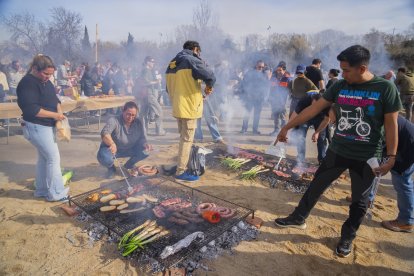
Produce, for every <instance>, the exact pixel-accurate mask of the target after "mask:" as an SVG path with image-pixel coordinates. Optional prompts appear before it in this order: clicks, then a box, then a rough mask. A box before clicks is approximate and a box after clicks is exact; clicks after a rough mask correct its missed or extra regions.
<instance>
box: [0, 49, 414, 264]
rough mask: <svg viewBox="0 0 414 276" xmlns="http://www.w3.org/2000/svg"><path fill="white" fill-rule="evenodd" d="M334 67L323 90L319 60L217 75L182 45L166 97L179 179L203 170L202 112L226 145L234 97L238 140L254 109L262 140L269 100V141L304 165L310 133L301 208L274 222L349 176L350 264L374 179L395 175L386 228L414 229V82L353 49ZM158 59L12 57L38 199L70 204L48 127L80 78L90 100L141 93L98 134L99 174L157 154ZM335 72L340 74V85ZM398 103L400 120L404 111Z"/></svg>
mask: <svg viewBox="0 0 414 276" xmlns="http://www.w3.org/2000/svg"><path fill="white" fill-rule="evenodd" d="M337 60H338V61H339V66H340V70H341V71H340V70H338V69H335V68H333V69H331V70H329V81H328V82H327V83H326V85H325V79H324V77H323V74H322V71H321V64H322V61H321V60H320V59H317V58H316V59H314V60H313V62H312V64H311V65H309V66H305V65H303V64H299V65H297V66H296V67H295V68H296V70H295V72H294V74H291V73H289V72H288V71H287V64H286V62H284V61H280V62H279V63H277V66H276V68H274V69H272V68H270V67H269V66H268V65H267V64H266V63H265V62H264V61H263V60H257V61H256V63H255V65H254V67H253V68H251V69H250V70H247V71H246V72H243V73H234V72H235V71H231V70H230V68H229V66H228V64H227V63H225V62H224V63H223V64H219V65H217V66H216V67H215V68H214V70H213V69H212V68H210V67H209V66H208V65H207V63H206V62H205V61H204V60H203V59H202V58H201V46H200V44H199V43H198V42H197V41H186V42H185V43H184V45H183V49H182V50H181V51H180V52H179V53H177V55H176V56H175V57H174V58H172V59H171V61H170V62H169V63H168V65H167V66H166V72H165V83H166V91H165V92H166V93H168V98H169V99H168V101H169V102H170V103H171V107H172V116H173V117H174V118H175V119H176V120H177V128H178V133H179V135H180V136H179V141H178V153H177V156H178V161H177V166H176V173H175V177H176V178H177V179H179V180H185V181H196V180H198V179H199V175H196V174H193V173H191V171H189V170H188V164H189V159H190V153H191V149H192V145H193V142H194V139H199V140H201V139H203V136H202V131H201V118H202V117H204V119H205V120H206V122H207V125H208V127H209V129H210V132H211V134H212V136H213V140H214V141H215V142H223V137H222V136H221V134H220V132H219V130H218V118H219V117H220V118H224V119H226V118H228V116H229V115H228V114H227V113H226V111H228V110H229V109H230V108H231V105H232V104H233V102H234V99H236V98H237V99H239V100H240V102H241V103H242V104H243V107H244V109H245V112H244V116H243V122H242V129H241V131H240V133H241V134H245V133H246V132H247V131H248V126H249V120H250V113H253V123H252V133H253V134H254V135H261V131H260V129H259V126H260V119H261V111H262V108H263V106H265V105H270V107H271V116H272V119H273V122H274V126H273V127H274V128H273V131H272V132H271V133H270V135H276V134H277V137H276V138H275V139H276V140H275V142H286V141H288V139H290V140H296V146H297V147H298V162H299V163H301V162H305V145H306V141H305V139H306V137H307V131H308V130H309V128H310V127H311V126H312V127H313V128H314V134H313V135H312V140H313V141H314V142H316V143H317V148H318V161H319V164H320V166H319V168H318V170H317V171H316V173H315V177H314V179H313V180H312V182H311V183H310V186H309V187H308V189H307V191H306V193H305V194H304V195H303V197H302V199H301V200H300V202H299V204H298V206H297V207H296V208H295V210H294V211H293V212H292V213H291V214H290V215H289V216H288V217H286V218H277V219H276V220H275V224H276V225H277V226H280V227H295V228H299V229H305V228H306V223H305V220H306V219H307V218H308V216H309V215H310V212H311V210H312V208H313V207H314V206H315V204H316V203H317V201H318V200H319V198H320V196H321V195H322V193H323V192H324V191H325V190H326V189H327V188H328V187H329V186H330V185H331V183H333V181H334V180H335V179H336V178H338V177H339V176H340V174H342V173H343V172H344V171H345V170H346V169H348V171H349V173H350V177H351V191H352V203H351V205H350V211H349V217H348V218H347V220H346V221H345V222H344V224H343V226H342V230H341V238H340V240H339V242H338V244H337V247H336V253H337V255H339V256H341V257H346V256H348V255H349V254H350V253H351V251H352V242H353V240H354V239H355V237H356V233H357V230H358V228H359V226H360V224H361V223H362V221H363V218H364V216H365V214H366V212H367V209H368V206H369V203H370V196H369V194H370V192H371V191H372V189H373V180H374V178H375V176H377V175H385V174H386V173H387V172H388V171H390V170H391V171H392V173H393V174H392V175H393V177H392V181H393V183H394V185H395V189H396V191H397V194H398V198H397V200H398V208H399V211H400V215H399V216H398V218H397V219H396V220H394V221H391V222H384V223H383V226H384V227H386V228H387V229H391V230H393V231H403V232H412V231H413V227H414V226H413V225H414V213H413V212H414V191H413V190H414V188H413V180H412V175H413V173H414V161H413V156H414V153H413V152H412V151H413V149H414V127H413V124H412V123H411V122H409V120H412V108H413V99H414V78H413V75H412V73H411V72H410V71H408V70H407V69H406V68H400V69H398V73H397V75H396V78H395V81H394V82H391V81H390V80H387V79H386V78H385V77H380V76H376V75H374V74H373V73H372V72H371V71H370V69H369V61H370V52H369V51H368V50H367V49H366V48H364V47H362V46H359V45H354V46H351V47H349V48H347V49H345V50H344V51H342V52H341V53H340V54H339V55H338V56H337ZM154 63H155V59H154V58H153V57H151V56H147V57H146V58H145V59H144V61H143V66H142V70H141V71H140V73H139V74H135V75H134V76H132V75H133V74H132V70H129V69H126V70H122V69H121V68H120V67H119V66H118V65H117V64H115V63H114V64H112V63H110V62H108V63H107V64H106V65H105V66H100V65H99V64H96V65H95V66H94V67H93V68H90V67H89V65H87V64H83V65H81V66H80V67H79V68H78V69H77V70H75V71H73V72H71V70H70V62H69V61H64V62H63V63H62V64H61V65H59V66H55V65H54V63H53V61H52V59H51V58H50V57H48V56H45V55H37V56H35V57H34V59H33V61H32V63H31V64H30V66H29V70H28V72H27V73H26V74H25V73H23V71H22V70H21V69H20V67H19V62H18V61H14V62H12V64H11V66H10V67H11V69H13V70H14V71H12V72H11V73H10V72H9V73H8V75H10V76H11V77H9V78H7V77H6V78H5V79H6V81H4V80H3V78H4V77H2V76H1V75H0V84H1V85H2V89H3V90H2V91H4V90H7V91H9V93H11V94H13V93H16V94H17V101H18V105H19V107H20V108H21V110H22V112H23V120H22V126H23V133H24V137H25V138H26V139H27V140H28V141H29V142H30V143H31V144H32V145H33V146H34V147H35V148H36V150H37V151H38V163H37V169H36V191H35V196H36V197H44V198H45V199H46V200H48V201H65V200H67V197H68V189H67V188H65V187H64V185H63V182H62V177H61V171H60V155H59V150H58V146H57V143H56V139H54V131H55V123H56V122H57V121H61V120H64V119H65V118H66V117H65V115H64V114H63V112H62V109H61V106H60V100H59V98H58V97H57V94H59V93H61V91H62V90H64V89H66V88H69V87H71V86H74V85H76V82H79V83H80V85H81V91H82V92H83V93H84V94H85V95H88V96H91V95H95V93H98V92H100V93H105V94H108V93H114V94H121V93H122V94H123V93H127V94H128V93H129V94H132V95H134V96H135V98H136V101H135V102H134V101H132V102H127V103H126V104H125V105H124V107H123V108H122V110H121V112H120V113H119V114H117V115H116V116H111V117H109V119H108V121H107V123H106V125H105V126H104V128H103V129H102V131H101V139H102V142H101V145H100V148H99V151H98V154H97V159H98V161H99V163H100V164H101V165H102V166H104V167H106V168H107V174H106V177H108V178H111V177H113V175H114V173H115V172H116V168H115V162H116V160H117V158H118V157H129V158H130V159H129V160H128V161H127V162H126V164H125V165H124V167H125V168H126V169H131V168H133V167H134V166H135V164H136V163H137V162H139V161H140V160H143V159H144V158H146V157H147V156H148V154H149V151H150V150H151V148H152V147H151V145H150V144H149V143H148V141H147V133H148V127H149V123H150V122H154V123H155V134H156V135H160V136H161V135H165V134H166V132H165V130H164V128H163V123H162V121H163V111H162V107H161V105H160V99H162V98H163V94H162V93H163V89H162V75H161V74H159V73H158V72H156V71H155V69H154ZM341 72H342V77H343V78H342V79H339V78H338V76H339V73H341ZM5 75H6V74H5ZM99 83H100V84H101V86H100V85H98V84H99ZM0 95H1V94H0ZM4 97H5V95H4V96H3V98H4ZM163 102H164V104H166V103H167V101H163ZM402 106H404V107H405V112H406V118H407V120H404V119H403V118H402V117H401V116H399V112H400V110H401V109H402ZM329 124H334V125H335V126H336V129H335V132H334V134H333V135H332V136H333V137H332V140H331V142H330V144H329V147H328V146H327V139H328V137H330V136H331V134H330V133H329V129H330V128H329V127H328V126H329ZM290 130H292V131H291V133H290V135H288V131H290ZM200 132H201V133H200ZM293 137H299V138H300V139H293ZM382 144H384V146H383V145H382ZM384 148H385V153H383V151H384ZM407 152H410V154H411V155H407ZM372 157H375V158H378V159H383V160H384V162H383V163H382V164H381V165H380V166H379V167H378V168H375V169H374V170H373V169H372V168H371V167H370V166H369V165H368V164H367V162H366V161H367V160H368V159H370V158H372Z"/></svg>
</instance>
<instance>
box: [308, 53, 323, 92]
mask: <svg viewBox="0 0 414 276" xmlns="http://www.w3.org/2000/svg"><path fill="white" fill-rule="evenodd" d="M321 64H322V61H321V60H320V59H319V58H315V59H314V60H313V61H312V65H310V66H307V67H306V72H305V76H306V77H307V78H308V79H310V80H311V81H312V82H313V84H315V85H316V87H318V89H319V90H324V89H325V82H324V80H323V75H322V71H321Z"/></svg>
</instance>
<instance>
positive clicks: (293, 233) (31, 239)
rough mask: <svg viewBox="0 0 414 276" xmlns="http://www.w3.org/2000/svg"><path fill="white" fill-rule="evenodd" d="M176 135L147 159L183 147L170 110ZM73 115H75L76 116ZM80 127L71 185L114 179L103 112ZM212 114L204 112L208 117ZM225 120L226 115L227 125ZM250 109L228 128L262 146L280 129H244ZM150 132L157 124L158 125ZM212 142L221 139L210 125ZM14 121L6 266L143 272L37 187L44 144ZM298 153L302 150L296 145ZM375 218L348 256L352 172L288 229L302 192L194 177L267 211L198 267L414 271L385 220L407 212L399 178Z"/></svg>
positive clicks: (9, 269)
mask: <svg viewBox="0 0 414 276" xmlns="http://www.w3.org/2000/svg"><path fill="white" fill-rule="evenodd" d="M165 113H166V115H165V117H166V119H165V121H166V129H167V131H168V132H169V133H168V135H167V136H164V137H156V136H152V135H149V141H150V142H151V143H152V144H153V145H154V148H155V150H154V152H153V153H152V155H151V156H150V157H149V158H148V159H147V160H146V161H145V163H150V164H157V165H160V164H171V163H174V161H175V156H176V152H177V148H178V147H177V140H178V135H177V130H176V123H175V121H174V119H173V118H171V116H170V113H171V112H170V110H169V109H166V110H165ZM269 117H270V114H269V110H268V109H265V111H264V112H263V114H262V120H261V130H262V132H264V133H269V132H270V131H271V124H272V123H271V121H270V118H269ZM74 123H75V122H74V121H72V125H74ZM77 124H78V126H77V127H74V128H73V129H72V140H71V141H70V142H69V143H60V144H59V148H60V152H61V164H62V167H64V168H66V169H72V170H74V172H75V176H74V178H73V180H72V182H71V184H70V188H71V190H70V194H71V195H76V194H79V193H82V192H86V191H88V190H91V189H94V188H97V187H99V186H100V185H103V184H105V183H108V182H109V181H110V182H112V181H119V180H120V179H121V177H120V176H117V179H115V180H106V179H104V178H103V176H104V173H105V169H104V168H102V167H100V166H99V165H98V163H97V161H96V152H97V149H98V147H99V143H100V139H99V130H98V125H97V120H96V119H92V124H91V126H90V127H89V128H87V127H86V126H84V125H83V124H84V122H83V121H82V120H79V121H78V122H77ZM203 124H204V122H203ZM220 126H221V128H222V129H223V128H224V126H223V124H221V125H220ZM240 126H241V119H240V118H238V119H237V121H235V122H234V124H232V125H231V127H230V128H229V129H228V130H226V131H223V132H222V135H223V136H224V138H225V140H226V141H227V142H232V143H234V144H236V145H238V146H241V147H244V148H249V149H257V150H262V151H264V149H265V148H266V146H267V145H268V144H270V142H271V141H272V137H270V136H265V135H261V136H252V135H249V134H248V135H243V136H241V135H239V133H238V131H239V130H240ZM151 128H152V129H151V131H150V134H151V133H152V132H153V125H152V126H151ZM204 134H205V142H207V143H205V144H211V143H208V141H211V137H210V135H209V133H208V130H207V129H206V128H205V127H204ZM5 135H6V131H5V130H4V129H0V198H1V199H0V275H51V274H58V275H139V274H140V273H139V270H138V268H137V267H135V266H134V265H133V264H132V263H130V262H128V261H126V260H124V259H123V258H122V257H121V256H120V254H119V253H118V251H117V249H116V246H115V244H113V243H108V242H106V241H104V240H102V241H97V242H95V243H94V244H90V243H88V235H87V233H86V232H85V230H84V229H85V227H86V225H85V223H82V222H78V221H76V220H75V219H74V218H71V217H68V216H67V215H66V214H64V213H63V212H62V210H61V209H60V208H59V207H60V204H59V203H49V202H45V201H44V200H40V199H36V198H34V197H33V178H34V173H35V165H36V158H37V157H36V152H35V149H34V147H33V146H31V145H30V144H29V143H28V142H27V141H26V140H25V139H24V138H23V136H22V135H21V130H20V128H19V127H18V125H17V123H13V121H12V127H11V136H10V139H9V144H7V145H6V137H5ZM315 151H316V146H315V145H314V144H311V143H310V144H308V152H309V155H308V157H309V158H315ZM288 153H290V154H295V150H293V149H291V148H290V149H289V151H288ZM382 183H383V185H381V186H380V188H379V195H378V197H377V201H376V203H375V210H374V216H373V220H372V221H368V220H365V221H364V222H363V224H362V225H361V227H360V230H359V231H358V237H357V238H356V240H355V242H354V247H353V252H352V255H351V256H350V257H348V258H339V257H337V256H336V255H335V254H334V248H335V246H336V243H337V241H338V238H339V235H340V228H341V225H342V223H343V221H344V220H345V219H346V218H347V214H348V203H347V202H346V201H345V200H344V198H345V196H346V195H348V194H349V191H350V186H349V183H347V181H340V182H338V183H337V184H335V185H334V186H333V187H331V188H329V189H328V190H327V191H326V193H325V194H324V195H323V196H322V198H321V199H320V201H319V202H318V204H317V205H316V206H315V208H314V210H313V211H312V214H311V216H310V217H309V219H308V220H307V224H308V228H307V229H306V230H298V229H281V228H277V227H276V226H274V223H273V221H274V219H275V218H276V217H279V216H285V215H288V214H289V213H290V212H291V211H292V210H293V208H294V207H295V206H296V204H297V202H298V201H299V199H300V197H301V195H299V194H294V193H292V192H289V191H285V190H284V189H282V188H276V189H271V188H269V186H267V185H265V184H263V183H259V182H243V181H240V180H238V179H237V178H236V175H235V174H231V173H228V172H226V171H223V170H208V171H207V172H206V174H205V175H204V176H203V177H202V179H201V180H200V181H198V182H197V183H195V184H191V185H194V187H197V188H199V189H201V190H202V191H205V192H207V193H210V194H212V195H216V196H218V197H222V198H224V199H226V200H229V201H232V202H235V203H238V204H240V205H244V206H246V207H249V208H252V209H255V210H256V215H257V216H258V217H260V218H262V219H263V220H264V225H263V227H262V228H261V229H260V234H259V236H258V238H257V240H255V241H250V242H242V243H240V244H239V245H238V246H237V247H235V248H234V249H233V250H232V251H231V252H230V251H226V252H225V253H224V254H223V255H221V256H220V257H218V258H217V259H214V260H205V261H204V262H205V264H206V265H207V266H208V267H209V268H210V269H211V270H212V271H208V272H207V271H204V270H201V269H200V270H197V271H196V272H195V275H309V274H314V275H390V274H392V275H413V274H414V254H413V248H414V236H413V234H407V233H395V232H391V231H389V230H386V229H384V228H382V227H381V225H380V223H381V221H382V220H389V219H394V218H395V217H396V214H397V208H396V200H395V192H394V189H393V187H392V186H390V181H389V179H384V180H383V181H382Z"/></svg>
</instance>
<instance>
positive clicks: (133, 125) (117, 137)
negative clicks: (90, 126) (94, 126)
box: [97, 102, 151, 178]
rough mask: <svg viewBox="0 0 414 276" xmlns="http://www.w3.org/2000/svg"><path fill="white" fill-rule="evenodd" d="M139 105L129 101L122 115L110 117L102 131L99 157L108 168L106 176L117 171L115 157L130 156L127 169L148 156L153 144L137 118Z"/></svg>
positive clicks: (126, 164) (109, 176) (110, 175)
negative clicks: (148, 141)
mask: <svg viewBox="0 0 414 276" xmlns="http://www.w3.org/2000/svg"><path fill="white" fill-rule="evenodd" d="M137 114H138V106H137V104H136V103H135V102H127V103H126V104H125V105H124V107H123V109H122V114H121V116H117V117H110V118H109V119H108V121H107V123H106V125H105V126H104V128H103V129H102V131H101V137H102V142H101V145H100V147H99V151H98V154H97V158H98V161H99V163H100V164H101V165H102V166H104V167H106V168H107V169H108V171H107V173H106V178H112V177H113V176H114V174H115V172H116V169H115V165H114V156H115V157H117V158H118V157H130V159H129V160H128V161H127V162H126V163H125V165H124V167H125V169H132V168H133V167H134V166H135V163H137V162H138V161H141V160H143V159H145V158H147V157H148V153H147V152H148V151H149V150H151V145H149V144H148V143H147V137H146V136H145V131H144V127H143V126H142V123H141V121H140V120H139V119H138V118H137Z"/></svg>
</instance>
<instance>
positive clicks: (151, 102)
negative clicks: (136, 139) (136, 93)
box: [140, 56, 166, 136]
mask: <svg viewBox="0 0 414 276" xmlns="http://www.w3.org/2000/svg"><path fill="white" fill-rule="evenodd" d="M143 65H144V67H143V68H142V71H141V76H140V80H141V87H140V89H141V90H142V91H141V95H142V98H141V100H140V107H141V110H140V118H141V120H142V122H143V124H144V128H145V131H146V132H148V125H149V121H150V120H151V117H152V116H153V118H154V121H155V134H156V135H157V136H165V135H166V131H165V130H164V128H163V124H162V119H163V112H162V107H161V105H160V103H159V102H158V95H159V93H160V92H161V91H159V88H160V84H161V79H157V75H156V73H155V70H154V65H155V59H154V58H152V57H150V56H147V57H145V59H144V64H143Z"/></svg>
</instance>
